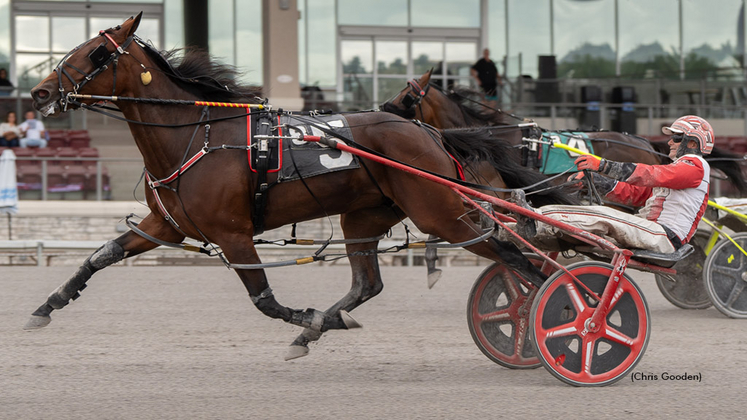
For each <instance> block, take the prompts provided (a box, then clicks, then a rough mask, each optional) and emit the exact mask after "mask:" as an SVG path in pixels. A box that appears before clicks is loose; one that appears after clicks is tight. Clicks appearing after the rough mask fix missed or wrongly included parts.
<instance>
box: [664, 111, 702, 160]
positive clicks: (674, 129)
mask: <svg viewBox="0 0 747 420" xmlns="http://www.w3.org/2000/svg"><path fill="white" fill-rule="evenodd" d="M661 132H662V133H664V134H666V135H668V136H672V135H677V134H681V135H683V136H685V137H694V138H695V139H697V140H698V144H700V151H701V153H703V154H704V155H707V154H709V153H711V151H712V150H713V141H714V139H715V135H714V134H713V128H711V124H709V123H708V121H706V120H704V119H703V118H700V117H696V116H695V115H685V116H684V117H680V118H678V119H677V121H675V122H674V124H672V125H671V126H670V127H662V128H661Z"/></svg>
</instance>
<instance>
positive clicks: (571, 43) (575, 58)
mask: <svg viewBox="0 0 747 420" xmlns="http://www.w3.org/2000/svg"><path fill="white" fill-rule="evenodd" d="M553 7H554V9H553V17H554V19H555V21H554V29H555V38H554V39H555V55H556V56H557V63H558V74H557V76H558V78H565V77H575V78H588V77H612V76H615V59H616V58H615V3H614V1H612V0H602V1H584V2H579V1H576V0H554V3H553ZM590 16H593V18H590Z"/></svg>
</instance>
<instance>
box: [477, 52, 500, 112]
mask: <svg viewBox="0 0 747 420" xmlns="http://www.w3.org/2000/svg"><path fill="white" fill-rule="evenodd" d="M471 73H472V77H474V78H475V80H476V81H477V84H478V85H479V86H480V89H482V91H483V93H484V94H485V100H486V101H488V103H493V104H494V105H493V106H497V105H498V103H499V102H500V93H501V87H502V86H503V81H502V80H501V75H500V74H499V73H498V68H497V67H496V66H495V63H494V62H493V60H491V59H490V50H489V49H487V48H485V49H484V50H483V51H482V58H481V59H479V60H477V62H476V63H475V64H474V65H473V66H472V68H471Z"/></svg>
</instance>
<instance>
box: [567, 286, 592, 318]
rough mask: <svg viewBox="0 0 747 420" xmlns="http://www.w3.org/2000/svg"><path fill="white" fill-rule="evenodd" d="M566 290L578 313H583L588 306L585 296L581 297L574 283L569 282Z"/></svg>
mask: <svg viewBox="0 0 747 420" xmlns="http://www.w3.org/2000/svg"><path fill="white" fill-rule="evenodd" d="M565 288H566V290H567V291H568V296H569V297H570V298H571V301H572V302H573V306H574V307H575V308H576V313H579V314H580V313H583V312H584V310H585V309H586V308H587V306H586V302H585V301H584V298H583V296H581V293H579V291H578V289H577V288H576V285H575V284H573V283H572V282H568V283H566V284H565Z"/></svg>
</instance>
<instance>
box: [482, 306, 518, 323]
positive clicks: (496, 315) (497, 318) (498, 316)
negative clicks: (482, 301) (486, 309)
mask: <svg viewBox="0 0 747 420" xmlns="http://www.w3.org/2000/svg"><path fill="white" fill-rule="evenodd" d="M509 319H511V308H506V309H501V310H500V311H495V312H490V313H487V314H482V315H478V316H477V320H478V322H479V323H480V324H484V323H486V322H501V321H508V320H509Z"/></svg>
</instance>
